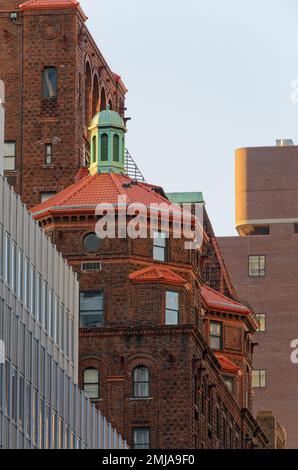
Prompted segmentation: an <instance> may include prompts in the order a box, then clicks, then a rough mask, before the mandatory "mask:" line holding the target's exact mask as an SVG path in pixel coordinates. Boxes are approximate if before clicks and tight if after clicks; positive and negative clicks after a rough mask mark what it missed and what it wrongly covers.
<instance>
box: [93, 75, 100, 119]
mask: <svg viewBox="0 0 298 470" xmlns="http://www.w3.org/2000/svg"><path fill="white" fill-rule="evenodd" d="M98 111H99V85H98V78H97V75H95V77H94V80H93V90H92V116H94V115H95V114H96V113H98Z"/></svg>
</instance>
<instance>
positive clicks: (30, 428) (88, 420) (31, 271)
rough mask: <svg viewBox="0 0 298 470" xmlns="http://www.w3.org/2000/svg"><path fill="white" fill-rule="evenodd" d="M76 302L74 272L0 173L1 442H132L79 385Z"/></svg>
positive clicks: (9, 445) (53, 444)
mask: <svg viewBox="0 0 298 470" xmlns="http://www.w3.org/2000/svg"><path fill="white" fill-rule="evenodd" d="M0 158H1V157H0ZM78 301H79V288H78V281H77V277H76V275H75V274H74V272H73V271H72V269H71V268H70V267H69V266H68V264H67V263H66V262H65V261H64V260H63V258H62V256H61V254H59V253H58V252H57V250H56V249H55V247H54V246H53V245H52V244H51V242H50V241H49V240H48V238H47V236H46V235H44V234H43V232H42V231H41V229H40V228H39V226H38V224H37V223H36V222H34V221H33V219H32V218H31V216H30V214H29V213H28V212H27V210H26V207H25V206H24V205H23V204H22V202H21V201H20V199H19V197H18V196H16V194H15V193H14V191H13V190H12V189H11V188H10V186H9V185H8V184H7V182H6V181H5V179H4V178H3V177H2V176H1V175H0V362H1V364H0V448H5V449H9V448H13V449H16V448H27V449H29V448H58V449H61V448H62V449H63V448H64V449H69V448H97V449H98V448H106V449H110V448H111V449H113V448H126V443H125V442H124V441H123V440H122V439H121V437H120V436H119V435H118V434H117V432H116V431H115V430H114V429H112V427H111V425H110V424H108V423H107V422H106V419H105V418H104V417H102V416H101V414H100V413H99V412H98V411H96V409H95V407H94V406H93V405H92V404H91V402H90V401H89V399H88V397H87V396H86V395H85V394H84V393H83V392H82V391H80V390H79V388H78V385H77V372H78V359H77V358H78Z"/></svg>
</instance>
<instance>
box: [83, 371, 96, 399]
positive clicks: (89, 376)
mask: <svg viewBox="0 0 298 470" xmlns="http://www.w3.org/2000/svg"><path fill="white" fill-rule="evenodd" d="M83 389H84V392H85V393H86V395H87V396H88V397H89V398H90V399H91V400H98V398H99V373H98V370H97V369H94V368H93V367H92V368H89V369H85V370H84V384H83Z"/></svg>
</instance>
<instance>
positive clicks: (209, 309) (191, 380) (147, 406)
mask: <svg viewBox="0 0 298 470" xmlns="http://www.w3.org/2000/svg"><path fill="white" fill-rule="evenodd" d="M124 133H125V125H124V121H123V119H122V118H121V116H120V115H119V114H117V113H116V112H115V111H112V110H111V109H109V107H108V109H107V110H105V111H102V112H100V113H99V114H96V116H95V117H94V118H93V119H92V125H91V139H92V145H91V162H90V168H89V170H90V171H89V173H88V172H87V174H86V175H81V176H82V178H81V179H79V180H78V181H77V182H76V183H75V184H73V185H71V186H70V187H69V188H67V189H65V190H63V191H62V192H60V193H59V194H57V195H55V196H53V197H52V198H50V199H49V200H47V201H45V202H43V203H41V204H39V205H38V206H36V207H35V208H33V209H32V214H33V215H34V217H35V219H36V220H37V221H38V222H39V223H40V225H41V226H42V227H43V229H44V230H45V232H46V233H47V234H48V236H49V237H50V238H51V240H52V242H53V243H54V244H55V245H56V246H57V248H58V250H59V251H60V252H62V254H63V256H64V257H65V258H66V259H67V260H68V262H69V264H70V265H71V266H72V267H73V269H74V270H75V271H76V272H77V273H78V275H79V280H80V337H79V350H80V358H79V362H80V385H81V387H82V388H83V389H84V390H85V392H86V393H87V394H88V395H89V397H90V398H91V399H92V400H93V401H94V403H95V405H96V406H97V408H98V409H100V410H101V411H102V413H103V414H104V415H105V416H106V417H107V418H108V419H109V420H110V421H111V423H112V424H113V426H115V427H116V429H117V430H118V432H120V433H121V434H122V435H123V436H125V438H126V439H127V441H128V443H129V445H130V446H131V447H135V448H149V447H152V448H162V449H165V448H185V449H186V448H247V447H265V446H266V445H267V439H266V437H265V435H264V434H263V433H262V431H261V429H260V428H259V426H258V425H257V423H256V421H255V420H254V419H253V417H252V415H251V411H250V410H251V388H250V382H251V368H252V340H251V337H252V334H253V333H254V331H255V328H256V326H257V325H256V323H255V320H254V318H253V315H252V313H251V311H250V310H249V309H248V308H246V307H245V306H243V305H241V304H239V302H238V301H237V298H236V295H235V292H234V290H233V288H232V286H231V284H230V281H229V278H228V275H227V273H226V271H225V267H224V263H223V261H222V258H221V256H220V252H219V250H218V247H217V245H216V242H215V241H214V240H212V233H211V228H210V225H208V223H209V222H208V221H207V220H206V222H205V226H206V230H205V232H204V244H203V247H201V248H200V249H199V248H197V249H193V250H186V249H185V239H184V238H182V237H180V238H177V237H176V236H175V233H176V232H175V231H176V228H177V227H176V226H174V225H173V223H172V222H171V223H170V227H169V230H168V231H165V230H164V228H163V227H162V225H161V220H162V216H161V214H162V213H163V214H164V213H165V212H166V211H167V210H168V211H170V214H172V213H173V211H176V212H177V211H178V212H179V211H180V206H176V205H175V206H173V203H172V202H171V201H170V199H169V198H167V197H166V195H165V194H164V192H163V190H162V188H159V187H156V186H153V185H149V184H145V183H141V182H137V181H135V180H133V179H131V178H129V177H128V176H127V175H125V174H124V162H123V148H124V146H125V142H124V138H125V137H124ZM119 197H121V204H120V205H118V201H119V199H118V198H119ZM124 198H125V199H124ZM123 201H124V202H123ZM180 201H181V200H180ZM180 201H179V197H178V198H177V195H176V202H180ZM192 202H200V203H202V200H197V201H195V200H194V199H192ZM153 203H154V204H157V205H160V204H161V205H162V211H160V206H158V207H159V211H158V212H155V218H154V220H153V221H152V219H151V220H150V224H151V225H150V229H151V230H152V224H153V236H152V235H151V230H149V228H148V226H147V225H145V223H146V222H147V221H148V219H149V215H150V209H151V207H152V206H150V204H153ZM99 204H100V205H101V206H100V210H99V208H98V205H99ZM140 204H142V209H140ZM132 205H133V206H132ZM149 206H150V207H149ZM128 207H129V208H130V210H132V208H134V211H135V210H136V208H137V207H138V208H139V209H138V210H139V211H140V210H141V215H140V213H139V219H138V224H137V226H138V229H139V230H140V236H138V237H135V238H134V237H128V236H123V228H124V229H125V230H126V229H127V228H128V226H129V225H131V224H132V223H135V222H134V221H133V216H132V215H130V216H127V217H124V223H123V212H122V211H123V209H124V210H126V209H127V208H128ZM111 208H112V209H115V214H114V216H115V218H114V221H115V224H114V225H113V227H114V228H115V237H111V238H109V237H105V238H102V239H99V238H98V237H97V235H96V233H98V224H102V222H103V218H104V217H106V212H105V211H110V210H111ZM143 209H144V210H143ZM101 210H102V212H101ZM171 211H172V212H171ZM109 214H110V217H112V219H111V220H112V221H113V217H114V216H113V214H111V213H110V212H109ZM133 214H134V215H135V212H133ZM189 217H190V218H191V214H190V213H189ZM205 217H207V216H205ZM171 220H172V219H171V217H170V221H171ZM120 222H121V224H120ZM103 225H104V224H103ZM119 230H120V232H119ZM144 230H145V232H144ZM141 234H142V235H143V238H142V237H141ZM209 268H210V271H211V272H212V276H211V277H209V274H208V273H209V270H208V269H209ZM205 283H206V284H205ZM207 284H208V285H207ZM216 289H218V290H216Z"/></svg>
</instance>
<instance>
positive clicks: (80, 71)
mask: <svg viewBox="0 0 298 470" xmlns="http://www.w3.org/2000/svg"><path fill="white" fill-rule="evenodd" d="M20 3H21V2H20V0H0V44H1V48H0V79H2V80H3V81H4V82H5V84H6V110H7V114H6V115H7V118H6V128H5V141H6V145H5V157H6V158H5V161H4V162H5V163H4V164H5V167H4V168H5V170H6V171H5V175H6V176H7V178H8V181H9V183H10V184H11V185H12V186H14V188H15V190H16V191H17V192H18V193H19V194H20V195H21V197H22V200H23V202H25V203H26V204H27V205H28V206H29V207H32V206H33V205H36V204H38V203H39V202H40V201H41V200H44V199H46V198H47V197H48V196H49V195H51V194H53V193H56V192H58V191H60V190H61V189H63V188H65V187H67V186H69V185H70V184H71V183H73V181H74V176H75V174H76V173H77V171H78V169H79V168H81V167H82V166H84V164H85V161H86V160H87V161H88V159H89V152H90V150H89V136H88V125H89V123H90V121H91V117H92V116H93V115H94V114H95V113H96V111H97V110H98V109H105V108H106V104H107V103H109V104H110V106H111V108H112V109H115V110H117V111H118V112H119V113H120V115H122V116H123V115H124V109H125V104H124V103H125V93H126V88H125V86H124V84H123V83H122V81H121V78H120V77H119V75H117V74H115V73H113V72H112V71H111V69H110V67H109V66H108V64H107V62H106V61H105V59H104V57H103V56H102V54H101V52H100V51H99V49H98V47H97V46H96V44H95V42H94V40H93V38H92V36H91V35H90V33H89V31H88V29H87V27H86V24H85V22H86V16H85V15H84V13H83V11H82V10H81V8H80V6H79V3H78V2H77V1H76V0H56V1H55V2H53V1H51V0H49V1H44V0H29V1H27V2H25V3H23V4H21V5H20ZM70 116H72V119H69V117H70Z"/></svg>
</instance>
